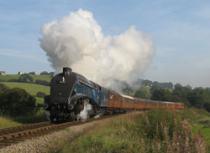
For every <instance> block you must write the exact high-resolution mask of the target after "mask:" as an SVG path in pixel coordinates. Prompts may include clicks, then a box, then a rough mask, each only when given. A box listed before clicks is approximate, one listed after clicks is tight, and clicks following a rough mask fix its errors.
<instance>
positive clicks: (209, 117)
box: [180, 108, 210, 150]
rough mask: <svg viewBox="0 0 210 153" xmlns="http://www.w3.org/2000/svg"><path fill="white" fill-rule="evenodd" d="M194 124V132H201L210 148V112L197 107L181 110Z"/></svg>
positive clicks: (183, 115) (192, 124) (182, 114)
mask: <svg viewBox="0 0 210 153" xmlns="http://www.w3.org/2000/svg"><path fill="white" fill-rule="evenodd" d="M180 114H181V116H182V117H184V118H186V119H187V120H188V122H189V123H190V124H191V126H192V132H193V133H194V134H197V133H199V134H201V135H202V136H203V138H204V139H205V141H206V143H207V146H208V148H209V150H210V113H209V112H207V111H205V110H202V109H196V108H190V109H185V110H183V111H181V112H180Z"/></svg>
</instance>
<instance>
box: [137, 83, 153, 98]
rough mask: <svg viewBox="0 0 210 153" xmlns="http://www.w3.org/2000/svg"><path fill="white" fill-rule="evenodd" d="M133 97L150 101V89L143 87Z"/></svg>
mask: <svg viewBox="0 0 210 153" xmlns="http://www.w3.org/2000/svg"><path fill="white" fill-rule="evenodd" d="M134 96H135V97H139V98H146V99H150V98H151V93H150V87H148V86H145V87H141V88H139V89H138V90H137V91H136V92H135V94H134Z"/></svg>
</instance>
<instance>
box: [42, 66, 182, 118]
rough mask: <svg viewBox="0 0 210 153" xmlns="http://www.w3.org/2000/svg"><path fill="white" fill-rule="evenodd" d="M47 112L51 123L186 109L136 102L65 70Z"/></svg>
mask: <svg viewBox="0 0 210 153" xmlns="http://www.w3.org/2000/svg"><path fill="white" fill-rule="evenodd" d="M50 86H51V88H50V95H49V96H46V97H45V110H46V111H47V112H48V114H49V119H50V120H51V122H58V121H64V120H80V119H82V120H83V119H87V118H89V117H92V116H96V115H99V114H104V113H113V112H126V111H130V110H148V109H183V108H184V104H182V103H174V102H163V101H154V100H146V99H139V98H133V97H129V96H125V95H120V94H119V93H117V92H115V91H112V90H109V89H107V88H104V87H102V86H100V85H98V84H96V83H94V82H92V81H90V80H87V79H86V78H85V77H84V76H82V75H80V74H77V73H75V72H72V70H71V68H68V67H64V68H63V72H62V73H59V74H57V75H55V76H54V77H53V78H52V80H51V84H50Z"/></svg>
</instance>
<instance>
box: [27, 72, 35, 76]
mask: <svg viewBox="0 0 210 153" xmlns="http://www.w3.org/2000/svg"><path fill="white" fill-rule="evenodd" d="M28 74H31V75H36V72H29V73H28Z"/></svg>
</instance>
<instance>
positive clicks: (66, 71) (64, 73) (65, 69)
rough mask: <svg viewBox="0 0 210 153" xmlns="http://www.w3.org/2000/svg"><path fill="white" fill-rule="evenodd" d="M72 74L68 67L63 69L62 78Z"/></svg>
mask: <svg viewBox="0 0 210 153" xmlns="http://www.w3.org/2000/svg"><path fill="white" fill-rule="evenodd" d="M71 72H72V69H71V68H69V67H63V75H64V76H67V75H70V74H71Z"/></svg>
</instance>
